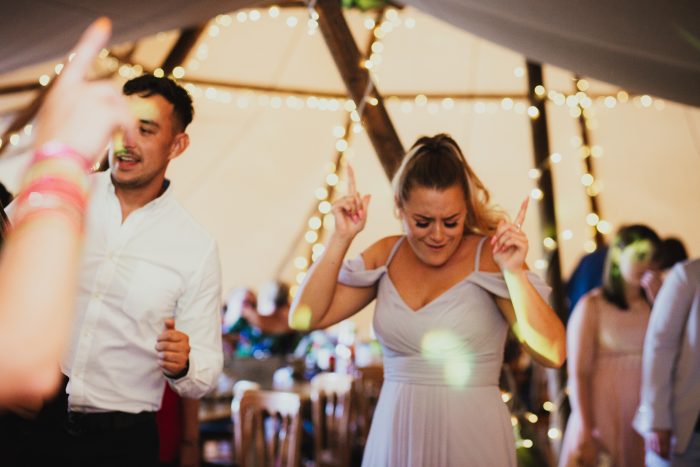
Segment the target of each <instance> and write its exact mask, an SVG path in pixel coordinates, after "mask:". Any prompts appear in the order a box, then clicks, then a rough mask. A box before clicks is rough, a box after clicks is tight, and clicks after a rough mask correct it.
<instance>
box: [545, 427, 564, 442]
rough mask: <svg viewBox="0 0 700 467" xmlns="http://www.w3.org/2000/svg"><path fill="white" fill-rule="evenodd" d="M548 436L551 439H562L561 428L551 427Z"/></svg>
mask: <svg viewBox="0 0 700 467" xmlns="http://www.w3.org/2000/svg"><path fill="white" fill-rule="evenodd" d="M547 436H548V437H549V439H560V438H561V430H560V429H559V428H550V429H549V430H548V431H547Z"/></svg>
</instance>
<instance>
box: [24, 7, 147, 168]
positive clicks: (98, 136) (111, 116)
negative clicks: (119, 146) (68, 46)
mask: <svg viewBox="0 0 700 467" xmlns="http://www.w3.org/2000/svg"><path fill="white" fill-rule="evenodd" d="M111 30H112V26H111V22H110V20H109V19H107V18H105V17H102V18H100V19H98V20H96V21H95V22H94V23H92V24H91V25H90V26H89V27H88V28H87V29H86V30H85V32H84V33H83V35H82V37H81V38H80V41H79V42H78V44H77V45H76V46H75V48H74V49H73V54H75V55H73V54H71V56H73V59H72V60H71V61H70V62H68V63H66V64H65V66H64V68H63V71H62V73H61V75H60V76H59V77H58V78H56V82H55V83H53V84H52V88H51V89H50V90H49V92H48V94H47V95H46V99H45V100H44V103H43V105H42V106H41V110H40V111H39V114H38V116H37V125H36V127H37V138H36V147H37V148H39V147H41V146H42V145H43V144H44V143H46V142H48V141H53V140H56V141H60V142H61V143H63V144H66V145H68V146H70V147H71V148H73V149H74V150H75V151H77V152H78V153H80V154H82V155H83V156H84V157H86V158H88V159H89V160H90V162H95V161H97V160H98V159H99V158H100V157H102V156H103V155H104V149H105V147H106V145H107V142H108V141H109V140H110V137H111V135H112V133H113V132H114V131H115V130H116V129H117V128H119V127H123V128H125V129H130V128H131V127H135V125H136V121H135V120H134V117H132V115H131V113H130V111H129V109H128V107H127V104H126V101H125V100H124V98H123V96H122V94H121V92H120V91H119V90H118V89H117V88H116V87H115V86H114V85H113V84H112V83H110V82H108V81H106V80H105V81H88V80H87V75H88V72H89V71H90V66H91V64H92V62H93V60H94V59H95V57H96V56H97V54H98V53H99V52H100V50H101V49H102V48H103V47H104V46H105V45H107V41H108V40H109V37H110V34H111Z"/></svg>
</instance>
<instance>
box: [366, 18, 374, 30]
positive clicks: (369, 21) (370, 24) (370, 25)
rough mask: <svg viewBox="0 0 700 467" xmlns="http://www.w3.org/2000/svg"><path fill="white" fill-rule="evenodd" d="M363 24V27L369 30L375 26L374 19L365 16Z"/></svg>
mask: <svg viewBox="0 0 700 467" xmlns="http://www.w3.org/2000/svg"><path fill="white" fill-rule="evenodd" d="M364 25H365V28H367V29H368V30H370V31H371V30H372V29H374V26H376V23H375V22H374V20H373V19H372V18H367V19H365V22H364Z"/></svg>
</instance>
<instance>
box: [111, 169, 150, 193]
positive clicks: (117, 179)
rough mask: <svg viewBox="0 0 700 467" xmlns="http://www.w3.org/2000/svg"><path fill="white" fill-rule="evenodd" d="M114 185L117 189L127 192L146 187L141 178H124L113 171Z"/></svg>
mask: <svg viewBox="0 0 700 467" xmlns="http://www.w3.org/2000/svg"><path fill="white" fill-rule="evenodd" d="M112 184H113V185H114V186H115V187H117V188H122V189H127V190H128V189H131V190H133V189H136V188H141V187H142V186H143V185H144V183H143V180H141V179H140V178H130V177H124V176H123V175H122V174H120V173H119V172H118V171H117V172H116V173H115V171H112Z"/></svg>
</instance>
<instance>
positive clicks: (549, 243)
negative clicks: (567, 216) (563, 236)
mask: <svg viewBox="0 0 700 467" xmlns="http://www.w3.org/2000/svg"><path fill="white" fill-rule="evenodd" d="M542 245H543V246H544V247H545V248H546V249H548V250H554V249H556V247H557V241H556V240H554V239H553V238H552V237H546V238H545V239H544V240H542Z"/></svg>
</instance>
